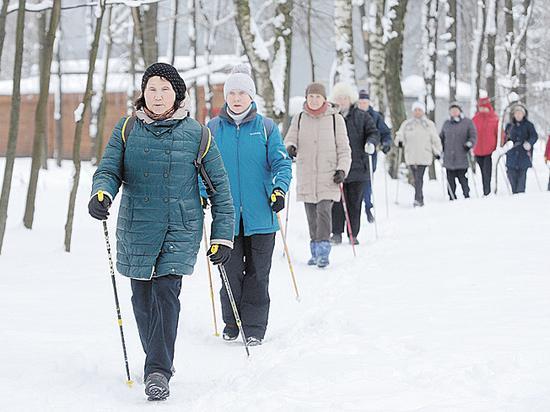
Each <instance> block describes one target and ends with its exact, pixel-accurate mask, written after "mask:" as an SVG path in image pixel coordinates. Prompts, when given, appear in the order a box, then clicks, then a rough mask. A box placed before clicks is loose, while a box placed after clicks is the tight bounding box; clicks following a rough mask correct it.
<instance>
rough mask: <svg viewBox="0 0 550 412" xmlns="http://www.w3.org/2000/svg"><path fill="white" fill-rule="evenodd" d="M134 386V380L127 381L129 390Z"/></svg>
mask: <svg viewBox="0 0 550 412" xmlns="http://www.w3.org/2000/svg"><path fill="white" fill-rule="evenodd" d="M133 384H134V381H132V380H128V381H126V385H128V387H129V388H131V387H132V385H133Z"/></svg>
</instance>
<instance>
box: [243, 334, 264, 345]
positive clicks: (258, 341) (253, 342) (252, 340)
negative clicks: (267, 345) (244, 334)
mask: <svg viewBox="0 0 550 412" xmlns="http://www.w3.org/2000/svg"><path fill="white" fill-rule="evenodd" d="M261 344H262V339H261V338H257V337H255V336H249V337H248V338H246V346H260V345H261Z"/></svg>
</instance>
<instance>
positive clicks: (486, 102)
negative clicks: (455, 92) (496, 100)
mask: <svg viewBox="0 0 550 412" xmlns="http://www.w3.org/2000/svg"><path fill="white" fill-rule="evenodd" d="M477 106H478V107H485V108H487V109H489V111H491V112H492V111H494V109H493V105H492V104H491V99H489V98H488V97H481V98H480V99H479V101H478V102H477Z"/></svg>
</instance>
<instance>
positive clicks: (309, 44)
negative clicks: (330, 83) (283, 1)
mask: <svg viewBox="0 0 550 412" xmlns="http://www.w3.org/2000/svg"><path fill="white" fill-rule="evenodd" d="M306 16H307V17H306V19H307V51H308V54H309V63H310V67H311V81H312V82H314V81H315V60H314V59H313V42H312V41H311V0H308V1H307V15H306Z"/></svg>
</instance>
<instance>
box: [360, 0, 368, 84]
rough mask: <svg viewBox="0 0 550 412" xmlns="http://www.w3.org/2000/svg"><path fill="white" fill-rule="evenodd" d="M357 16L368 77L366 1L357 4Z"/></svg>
mask: <svg viewBox="0 0 550 412" xmlns="http://www.w3.org/2000/svg"><path fill="white" fill-rule="evenodd" d="M359 16H360V18H361V33H362V35H363V61H364V62H365V67H366V69H367V79H368V78H369V30H368V28H369V16H368V13H367V2H366V1H363V3H362V4H361V5H359Z"/></svg>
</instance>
